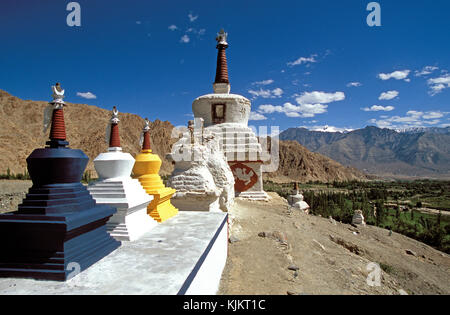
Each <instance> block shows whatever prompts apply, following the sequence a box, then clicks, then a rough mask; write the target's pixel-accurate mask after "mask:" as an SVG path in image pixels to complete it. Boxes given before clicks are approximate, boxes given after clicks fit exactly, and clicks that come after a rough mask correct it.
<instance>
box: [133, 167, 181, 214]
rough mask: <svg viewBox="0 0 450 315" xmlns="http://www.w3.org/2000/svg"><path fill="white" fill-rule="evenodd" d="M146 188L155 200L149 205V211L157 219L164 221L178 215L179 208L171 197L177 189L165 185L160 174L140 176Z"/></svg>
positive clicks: (139, 178) (140, 180) (141, 182)
mask: <svg viewBox="0 0 450 315" xmlns="http://www.w3.org/2000/svg"><path fill="white" fill-rule="evenodd" d="M138 180H139V182H140V184H141V185H142V187H143V188H144V190H145V191H146V192H147V194H149V195H150V196H153V200H152V201H151V202H150V203H149V205H148V207H147V213H148V214H149V215H150V216H151V217H152V218H153V219H154V220H156V221H158V222H164V221H166V220H168V219H170V218H172V217H174V216H176V215H177V213H178V209H177V208H176V207H174V206H173V205H172V203H171V200H170V198H172V196H173V194H174V193H175V192H176V191H175V189H173V188H170V187H165V186H164V184H163V182H162V180H161V177H160V176H159V175H158V174H148V175H143V176H140V177H138Z"/></svg>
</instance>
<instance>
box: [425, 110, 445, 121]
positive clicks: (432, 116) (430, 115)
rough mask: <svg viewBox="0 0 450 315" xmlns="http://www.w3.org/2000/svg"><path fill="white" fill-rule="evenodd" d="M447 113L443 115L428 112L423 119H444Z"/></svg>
mask: <svg viewBox="0 0 450 315" xmlns="http://www.w3.org/2000/svg"><path fill="white" fill-rule="evenodd" d="M444 115H445V113H441V112H426V113H425V115H423V116H422V117H423V118H424V119H437V118H442V117H444Z"/></svg>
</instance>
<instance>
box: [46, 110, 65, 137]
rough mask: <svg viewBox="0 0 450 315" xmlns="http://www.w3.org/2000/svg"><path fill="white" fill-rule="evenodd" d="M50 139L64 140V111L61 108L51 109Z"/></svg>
mask: <svg viewBox="0 0 450 315" xmlns="http://www.w3.org/2000/svg"><path fill="white" fill-rule="evenodd" d="M50 139H51V140H66V125H65V124H64V111H63V109H62V108H59V109H54V110H53V115H52V127H51V129H50Z"/></svg>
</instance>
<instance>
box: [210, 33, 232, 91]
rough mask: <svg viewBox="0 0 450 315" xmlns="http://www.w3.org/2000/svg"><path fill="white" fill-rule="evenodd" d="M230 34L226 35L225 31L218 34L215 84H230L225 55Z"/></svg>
mask: <svg viewBox="0 0 450 315" xmlns="http://www.w3.org/2000/svg"><path fill="white" fill-rule="evenodd" d="M227 37H228V34H227V33H225V31H224V30H223V29H221V30H220V32H219V33H218V34H217V37H216V41H217V47H216V48H217V49H218V53H217V69H216V80H215V81H214V84H215V85H217V84H219V85H220V84H226V85H227V86H228V85H229V84H230V81H229V80H228V66H227V56H226V53H225V49H227V48H228V43H227Z"/></svg>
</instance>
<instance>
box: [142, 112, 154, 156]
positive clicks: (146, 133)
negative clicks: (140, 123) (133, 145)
mask: <svg viewBox="0 0 450 315" xmlns="http://www.w3.org/2000/svg"><path fill="white" fill-rule="evenodd" d="M141 145H142V151H148V150H151V149H152V148H151V146H150V121H149V120H148V118H145V126H144V129H142V136H141Z"/></svg>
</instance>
